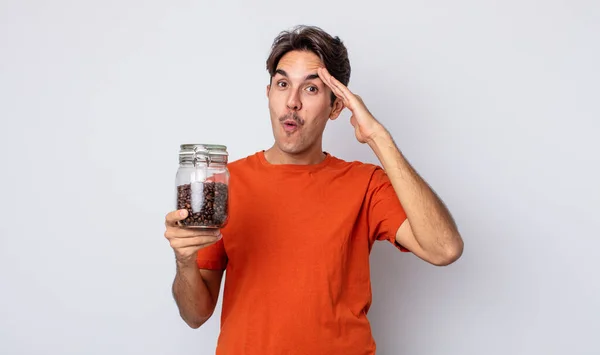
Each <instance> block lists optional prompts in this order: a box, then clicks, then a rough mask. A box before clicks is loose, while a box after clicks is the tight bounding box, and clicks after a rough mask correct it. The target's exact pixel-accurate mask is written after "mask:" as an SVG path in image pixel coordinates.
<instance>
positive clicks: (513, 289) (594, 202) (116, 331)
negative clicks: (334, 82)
mask: <svg viewBox="0 0 600 355" xmlns="http://www.w3.org/2000/svg"><path fill="white" fill-rule="evenodd" d="M599 15H600V5H599V3H598V2H595V1H592V0H590V1H533V0H527V1H523V0H521V1H516V0H513V1H504V2H496V1H468V0H455V1H451V2H448V1H441V0H438V1H422V2H413V1H411V2H409V1H399V2H387V1H386V2H384V1H368V2H367V3H348V2H342V1H329V2H324V3H321V1H304V2H266V1H258V2H257V1H254V2H252V4H250V2H242V1H236V2H216V1H211V2H208V1H170V2H168V3H167V2H166V1H164V2H159V1H127V2H124V1H85V2H84V1H77V2H76V1H65V0H60V1H53V2H49V1H17V0H10V1H6V0H4V1H2V2H0V118H1V119H2V121H1V122H2V126H1V127H2V128H1V129H0V158H1V161H2V174H1V175H0V182H1V183H0V196H1V198H0V218H1V219H2V221H1V224H0V235H1V244H0V280H1V285H2V292H1V293H0V314H1V316H0V353H2V354H108V353H111V354H141V353H144V354H153V355H154V354H175V353H177V354H212V353H214V347H215V343H216V337H217V335H218V327H219V315H220V305H219V309H218V310H217V313H216V316H215V317H213V318H212V319H211V320H210V321H209V322H208V323H207V324H205V325H204V326H203V327H201V328H200V329H198V330H192V329H189V328H187V326H186V325H185V324H184V323H183V321H182V320H180V318H179V315H178V313H177V309H176V307H175V304H174V302H173V300H172V297H171V293H170V286H171V281H172V278H173V275H174V263H173V253H172V250H171V249H170V247H169V245H168V243H167V241H166V240H165V239H164V237H163V232H164V227H163V221H164V216H165V214H166V213H167V212H168V211H170V210H171V209H173V208H174V206H173V204H174V190H173V188H174V178H175V172H176V169H177V152H178V145H179V144H180V143H190V142H202V143H207V142H214V143H222V144H226V145H228V147H229V151H230V153H231V157H232V159H238V158H241V157H244V156H246V155H249V154H252V153H254V152H255V151H257V150H260V149H263V148H266V147H268V146H270V144H271V143H272V133H271V128H270V124H269V118H268V109H267V100H266V96H265V85H266V84H267V82H268V75H267V73H266V71H265V59H266V56H267V54H268V51H269V46H270V44H271V41H272V39H273V37H274V36H275V35H276V34H277V33H278V32H279V31H280V30H282V29H286V28H289V27H291V26H293V25H295V24H299V23H307V24H316V25H319V26H321V27H323V28H324V29H325V30H327V31H330V32H332V33H333V34H336V35H339V36H341V37H342V39H343V40H344V41H345V43H346V44H347V45H348V47H349V51H350V57H351V61H352V66H353V75H352V79H351V84H350V88H351V89H352V90H354V91H355V92H356V93H358V94H360V95H361V96H362V97H363V99H364V100H365V102H366V103H367V105H368V107H369V108H370V109H371V111H372V112H373V113H374V114H375V115H376V117H377V118H378V119H379V120H380V121H381V122H383V123H384V124H385V125H386V127H387V128H388V129H389V130H390V131H391V132H392V133H393V136H394V138H395V140H396V142H397V143H398V145H399V146H400V148H401V150H402V151H403V152H404V153H405V155H406V156H407V157H408V159H409V160H410V161H411V162H412V163H413V164H414V166H415V168H416V169H417V170H418V171H419V172H420V173H421V174H422V175H423V177H424V178H425V179H426V180H427V181H428V182H429V183H430V184H431V185H432V186H433V187H434V188H435V190H436V191H437V192H438V193H439V194H440V195H441V196H442V197H443V199H444V201H445V202H446V203H447V204H448V206H449V207H450V209H451V210H452V212H453V214H454V216H455V218H456V220H457V222H458V224H459V227H460V229H461V231H462V234H463V237H464V239H465V252H464V255H463V257H462V258H461V259H460V260H459V261H458V262H457V263H455V264H453V265H451V266H450V267H446V268H437V267H433V266H430V265H428V264H426V263H424V262H422V261H420V260H418V259H417V258H416V257H414V256H413V255H410V254H401V253H399V252H397V251H396V250H395V249H394V248H393V247H392V246H391V245H389V244H387V243H383V242H382V243H378V244H377V246H376V248H375V249H374V252H373V254H372V271H371V272H372V276H373V285H374V304H373V307H372V309H371V312H370V319H371V321H372V324H373V329H374V334H375V338H376V340H377V342H378V349H379V352H378V353H379V354H410V355H418V354H423V355H425V354H427V355H435V354H473V355H475V354H503V355H504V354H544V355H548V354H599V353H600V345H598V341H597V333H598V329H599V328H600V321H599V320H598V318H599V317H598V316H599V312H600V295H599V291H600V286H599V281H598V280H599V278H598V276H597V275H596V273H597V270H599V269H600V261H599V259H598V256H597V255H598V249H599V248H600V242H599V241H598V230H599V228H600V222H599V219H598V217H597V213H598V210H599V207H598V206H599V205H600V193H599V188H598V186H597V185H598V181H600V169H599V168H598V166H599V159H598V154H599V152H600V144H599V143H598V142H597V141H594V139H596V138H597V137H598V130H599V128H600V124H599V123H598V120H599V119H600V106H599V98H600V91H599V82H600V74H599V69H598V63H600V48H599V47H600V45H599V43H600V41H599V39H598V34H599V33H600V16H599ZM348 118H349V114H348V112H347V111H345V113H344V114H343V115H342V117H341V118H340V119H339V120H337V121H335V122H333V123H331V124H330V125H329V127H328V129H327V131H326V137H325V149H326V150H327V151H329V152H331V153H333V154H335V155H337V156H339V157H341V158H344V159H350V160H353V159H359V160H363V161H368V162H377V161H376V158H375V156H374V155H373V153H372V152H371V151H370V150H369V148H368V146H365V145H360V144H359V143H357V142H356V140H355V138H354V135H353V131H352V128H351V126H350V124H349V122H348ZM594 270H596V271H594ZM240 297H243V295H241V296H240Z"/></svg>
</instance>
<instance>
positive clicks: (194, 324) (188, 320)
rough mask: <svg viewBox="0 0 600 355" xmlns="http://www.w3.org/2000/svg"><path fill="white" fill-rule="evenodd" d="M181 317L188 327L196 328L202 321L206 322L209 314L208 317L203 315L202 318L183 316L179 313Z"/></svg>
mask: <svg viewBox="0 0 600 355" xmlns="http://www.w3.org/2000/svg"><path fill="white" fill-rule="evenodd" d="M181 318H182V319H183V321H184V322H185V323H186V324H187V325H188V326H189V327H190V328H192V329H198V328H200V327H201V326H202V325H203V324H204V323H206V321H207V320H208V319H209V318H210V315H209V316H208V317H203V318H188V317H185V316H184V315H183V314H181Z"/></svg>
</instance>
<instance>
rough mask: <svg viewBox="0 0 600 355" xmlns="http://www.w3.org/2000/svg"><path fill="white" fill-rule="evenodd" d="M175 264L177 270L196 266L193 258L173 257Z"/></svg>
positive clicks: (191, 268)
mask: <svg viewBox="0 0 600 355" xmlns="http://www.w3.org/2000/svg"><path fill="white" fill-rule="evenodd" d="M175 264H176V266H177V270H181V271H188V270H194V269H195V268H196V260H195V259H194V258H188V259H183V260H181V259H175Z"/></svg>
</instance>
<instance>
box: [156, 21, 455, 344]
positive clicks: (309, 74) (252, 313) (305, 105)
mask: <svg viewBox="0 0 600 355" xmlns="http://www.w3.org/2000/svg"><path fill="white" fill-rule="evenodd" d="M267 69H268V71H269V73H270V76H271V79H270V83H269V85H268V86H267V97H268V100H269V111H270V116H271V123H272V128H273V135H274V138H275V143H274V144H273V146H272V147H270V148H269V149H268V150H266V151H259V152H257V153H256V154H253V155H251V156H248V157H246V158H244V159H240V160H238V161H235V162H232V163H230V164H229V170H230V172H231V180H230V218H229V222H228V224H227V225H226V226H225V227H224V228H223V229H222V231H214V232H202V231H196V230H188V229H183V228H180V227H178V225H177V221H179V220H182V219H184V218H185V217H186V216H187V212H186V211H185V210H182V211H173V212H171V213H169V214H168V215H167V217H166V232H165V237H166V238H167V239H168V240H169V242H170V245H171V246H172V248H173V249H174V251H175V255H176V264H177V274H176V276H175V280H174V283H173V294H174V298H175V300H176V303H177V305H178V307H179V311H180V314H181V317H182V318H183V319H184V320H185V322H186V323H187V324H188V325H189V326H190V327H193V328H197V327H200V326H201V325H202V324H203V323H204V322H206V320H207V319H209V317H210V316H211V315H212V313H213V312H214V309H215V305H216V303H217V299H218V296H219V290H220V285H221V279H222V276H223V273H224V271H225V270H227V277H226V279H225V289H224V295H223V297H224V298H223V309H222V315H221V333H220V336H219V339H218V345H217V354H228V355H229V354H231V355H240V354H346V355H352V354H374V353H375V343H374V341H373V337H372V335H371V330H370V325H369V322H368V320H367V318H366V314H367V312H368V310H369V307H370V304H371V284H370V279H369V277H370V274H369V253H370V251H371V248H372V245H373V243H374V242H375V241H377V240H388V241H389V242H391V243H392V244H393V245H394V246H396V247H397V248H398V249H399V250H401V251H404V252H407V251H410V252H412V253H413V254H415V255H416V256H418V257H419V258H421V259H423V260H425V261H427V262H429V263H431V264H434V265H448V264H450V263H452V262H454V261H455V260H457V259H458V258H459V257H460V256H461V254H462V250H463V241H462V239H461V236H460V235H459V232H458V231H457V228H456V226H455V224H454V222H453V220H452V217H451V215H450V213H449V212H448V211H447V209H446V208H445V207H444V204H443V203H442V201H440V199H439V198H438V197H437V196H436V194H435V193H434V192H433V191H432V190H431V189H430V187H429V186H428V185H427V183H426V182H425V181H423V180H422V179H421V178H420V177H419V175H418V174H417V173H416V172H415V171H414V170H413V168H412V167H411V166H410V165H409V163H408V162H407V161H406V159H405V158H404V156H403V155H402V153H401V152H400V151H399V150H398V148H397V147H396V145H395V143H394V141H393V139H392V136H391V135H390V133H389V132H388V131H387V130H386V129H385V128H384V127H383V125H382V124H380V123H379V122H378V121H377V120H376V119H375V117H373V115H371V113H370V112H369V110H368V109H367V107H366V106H365V104H364V103H363V101H362V100H361V98H360V97H359V96H358V95H356V94H354V93H353V92H351V91H350V90H349V89H348V88H347V87H346V85H347V84H348V81H349V78H350V64H349V61H348V55H347V51H346V48H345V46H344V44H343V43H342V42H341V41H340V39H339V38H338V37H335V38H334V37H331V36H330V35H329V34H327V33H325V32H324V31H322V30H321V29H319V28H317V27H303V26H301V27H297V28H295V29H294V30H292V31H290V32H282V33H281V34H280V35H279V36H278V37H277V38H276V39H275V41H274V43H273V47H272V52H271V55H270V56H269V58H268V59H267ZM344 108H347V109H349V110H350V112H351V113H352V116H351V119H350V123H351V124H352V125H353V127H354V132H355V135H356V139H357V140H358V141H359V142H360V143H364V144H368V145H369V146H370V147H371V148H372V150H373V152H374V153H375V155H376V156H377V158H378V159H379V161H380V162H381V165H382V167H379V166H376V165H372V164H364V163H360V162H346V161H343V160H341V159H338V158H336V157H334V156H333V155H331V154H330V153H328V152H323V151H322V136H323V131H324V129H325V125H326V124H327V122H328V121H329V120H334V119H336V118H337V117H338V116H339V114H340V113H341V112H342V110H343V109H344Z"/></svg>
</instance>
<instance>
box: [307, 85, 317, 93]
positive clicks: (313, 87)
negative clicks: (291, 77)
mask: <svg viewBox="0 0 600 355" xmlns="http://www.w3.org/2000/svg"><path fill="white" fill-rule="evenodd" d="M306 90H307V91H308V92H310V93H316V92H317V91H319V88H317V87H316V86H309V87H307V88H306Z"/></svg>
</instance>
